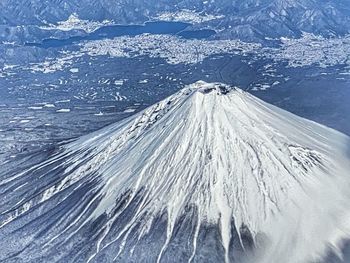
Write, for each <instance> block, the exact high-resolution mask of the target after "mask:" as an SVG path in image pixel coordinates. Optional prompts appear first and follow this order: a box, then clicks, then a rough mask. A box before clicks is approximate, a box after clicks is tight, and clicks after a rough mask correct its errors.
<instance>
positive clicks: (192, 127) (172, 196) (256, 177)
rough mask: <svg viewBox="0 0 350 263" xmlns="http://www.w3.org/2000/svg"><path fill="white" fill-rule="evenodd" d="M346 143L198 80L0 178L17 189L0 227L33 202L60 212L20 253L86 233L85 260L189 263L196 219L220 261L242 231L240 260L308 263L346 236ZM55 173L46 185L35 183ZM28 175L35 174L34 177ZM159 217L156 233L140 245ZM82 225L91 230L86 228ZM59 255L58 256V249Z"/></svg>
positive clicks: (193, 257) (349, 211) (48, 249)
mask: <svg viewBox="0 0 350 263" xmlns="http://www.w3.org/2000/svg"><path fill="white" fill-rule="evenodd" d="M349 146H350V139H349V138H348V137H347V136H345V135H343V134H341V133H339V132H337V131H335V130H332V129H329V128H327V127H324V126H322V125H319V124H317V123H314V122H311V121H308V120H305V119H302V118H300V117H297V116H295V115H293V114H291V113H288V112H286V111H284V110H281V109H279V108H277V107H274V106H272V105H269V104H267V103H265V102H263V101H261V100H259V99H257V98H255V97H254V96H252V95H250V94H248V93H246V92H243V91H242V90H240V89H238V88H233V87H229V86H226V85H224V84H220V83H212V84H209V83H205V82H202V81H200V82H197V83H194V84H192V85H189V86H187V87H185V88H184V89H182V90H181V91H179V92H178V93H176V94H174V95H173V96H170V97H168V98H166V99H165V100H163V101H161V102H159V103H157V104H156V105H154V106H151V107H149V108H147V109H146V110H144V111H142V112H140V113H137V114H136V115H134V116H132V117H130V118H127V119H125V120H123V121H121V122H118V123H116V124H113V125H111V126H108V127H106V128H104V129H102V130H100V131H97V132H94V133H92V134H90V135H87V136H83V137H81V138H80V139H78V140H76V141H74V142H71V143H68V144H67V145H64V146H62V148H61V150H60V151H59V153H57V154H56V155H54V156H53V157H52V158H50V159H49V160H47V161H45V162H43V163H41V164H39V165H37V166H35V167H32V168H29V169H28V171H25V172H23V173H20V174H16V175H12V176H9V177H8V178H5V179H4V180H3V181H2V182H1V183H0V189H1V190H2V191H1V192H2V193H3V192H6V191H8V190H9V189H12V188H13V187H16V189H21V190H19V191H20V193H22V194H19V195H18V197H17V199H18V200H16V198H13V199H8V200H9V203H6V204H5V205H4V206H3V207H2V208H1V210H0V215H1V217H0V232H1V229H7V227H9V228H11V229H12V228H16V221H18V220H25V219H26V217H25V216H24V215H26V213H30V211H34V212H33V214H30V216H28V217H27V220H29V221H32V220H35V210H37V208H38V207H41V210H40V211H41V212H40V214H42V211H46V210H45V209H49V208H50V209H55V207H57V209H60V211H62V210H63V211H65V212H64V214H63V215H61V216H60V217H57V218H55V217H54V218H51V219H50V225H49V226H41V227H45V229H46V230H45V232H46V234H41V235H40V236H39V238H38V237H37V238H36V244H37V247H35V246H34V250H33V247H31V250H33V251H28V252H26V253H29V254H30V255H31V259H33V260H35V259H38V258H40V257H41V256H45V255H50V253H52V251H53V250H54V249H55V246H58V247H60V246H61V245H62V246H63V245H64V244H66V243H67V242H68V241H70V242H73V243H72V244H71V246H76V245H79V242H82V241H81V239H82V238H83V239H84V238H85V239H87V242H88V243H89V246H91V247H90V248H91V249H90V250H89V251H88V252H84V253H83V252H82V253H83V254H82V255H80V256H82V257H87V258H86V260H87V262H100V261H101V260H103V259H106V257H107V255H108V256H111V255H112V258H110V260H111V261H112V260H117V261H118V260H119V261H120V262H126V261H127V259H128V258H131V257H132V256H133V255H137V259H138V260H142V259H144V260H146V259H147V260H151V261H152V262H167V261H168V260H167V258H169V255H170V256H172V258H174V256H175V258H176V259H177V260H179V261H181V262H192V261H198V260H200V255H199V254H198V253H199V251H200V248H201V246H203V244H202V242H199V239H200V238H202V237H201V232H202V228H203V227H205V226H212V227H214V228H215V229H217V231H218V233H219V236H218V237H217V239H218V240H219V241H218V242H219V243H220V244H221V245H220V246H222V248H223V250H220V249H216V250H214V252H213V253H214V254H212V255H211V256H212V257H215V256H216V254H218V255H220V254H221V253H222V255H221V256H222V257H221V258H222V260H223V261H225V262H229V261H233V258H235V257H236V255H235V254H234V252H233V250H232V240H233V239H234V237H235V235H236V236H237V238H238V243H239V244H240V246H241V247H243V248H244V246H245V244H246V243H245V236H244V235H243V232H247V231H248V232H249V233H250V234H251V236H252V239H253V241H254V242H255V245H256V248H257V251H256V253H254V255H253V256H251V255H248V253H247V254H245V256H246V257H247V258H246V260H247V261H248V262H255V263H257V262H259V263H270V262H285V263H296V262H298V263H303V262H305V263H306V262H311V261H315V260H319V259H321V258H322V257H323V256H324V255H325V253H327V252H328V249H330V248H331V249H335V250H336V251H337V249H338V248H339V247H340V244H341V241H342V239H343V238H346V237H348V236H349V234H350V222H349V218H350V207H349V203H350V202H349V201H350V194H349V191H348V189H349V183H350V179H349V177H348V173H349V170H350V162H349V155H348V153H349V152H348V151H349ZM60 170H61V171H62V172H61V174H60V176H58V178H56V179H55V181H54V183H52V182H51V183H48V184H45V183H43V181H45V180H48V181H50V180H52V179H49V178H48V177H51V175H52V173H55V172H56V171H60ZM38 175H40V176H39V177H37V176H38ZM31 176H35V178H40V179H36V180H35V181H34V182H31V181H29V179H28V178H30V177H31ZM33 184H36V185H37V187H36V190H34V193H33V192H32V195H29V194H28V192H27V191H26V189H30V187H31V186H32V185H33ZM38 186H40V187H38ZM22 188H23V192H21V191H22ZM82 189H88V190H86V191H84V193H85V194H84V196H85V197H84V198H81V199H80V201H79V202H77V203H74V202H75V201H74V193H75V192H79V191H82ZM31 191H33V190H31ZM62 193H65V194H64V195H63V196H64V197H63V199H62V198H61V199H60V197H59V196H60V195H61V194H62ZM11 202H16V203H13V204H12V203H11ZM66 202H67V203H66ZM49 204H50V205H49ZM69 204H74V205H73V206H71V205H69ZM52 207H53V208H52ZM191 211H192V212H191ZM188 214H190V215H191V216H190V217H189V219H188V220H189V221H190V227H189V229H188V230H186V226H187V225H186V224H185V222H186V220H184V219H183V218H186V217H188ZM21 216H24V217H21ZM163 216H164V219H163V220H164V222H165V223H166V228H165V231H163V232H161V237H158V238H157V237H156V238H155V239H154V240H153V239H151V243H149V242H150V241H149V240H147V239H146V238H147V237H150V238H151V237H152V236H153V234H154V233H156V232H157V231H159V229H157V227H159V225H161V222H162V220H160V219H159V218H162V217H163ZM125 217H126V218H127V220H124V218H125ZM20 218H21V219H20ZM101 218H104V219H103V220H102V219H101ZM62 222H63V223H62ZM25 223H28V222H26V221H25ZM22 224H23V223H22ZM62 224H63V225H62ZM93 224H98V227H92V228H90V227H89V226H91V225H93ZM41 227H40V226H39V227H38V230H37V231H38V233H41ZM24 229H25V228H24ZM48 229H49V230H48ZM50 229H51V230H50ZM86 229H90V230H89V231H93V233H92V235H85V236H84V234H82V233H84V231H86ZM243 229H245V231H243ZM189 233H191V234H189ZM179 235H180V236H181V235H182V236H186V235H187V236H189V239H188V240H186V242H187V244H189V246H188V248H187V249H183V250H182V247H180V248H177V249H175V250H174V249H172V247H173V245H174V242H176V239H175V237H178V236H179ZM9 236H10V237H11V234H9ZM187 236H186V237H187ZM153 238H154V236H153ZM208 238H209V237H208ZM10 239H11V238H7V240H10ZM72 240H76V241H75V242H78V243H74V241H72ZM79 240H80V241H79ZM145 240H146V241H145ZM152 240H153V241H152ZM21 242H22V243H23V245H24V246H25V242H31V241H30V240H29V241H26V240H25V239H24V240H23V241H21ZM143 242H146V243H143ZM152 242H153V243H154V244H160V245H155V246H151V245H150V244H152ZM22 243H21V245H22ZM40 244H45V245H43V246H44V248H45V249H42V248H41V247H40ZM0 245H1V246H2V247H4V250H3V251H9V252H8V254H6V253H4V254H1V253H0V260H2V259H4V255H11V254H12V253H14V252H17V249H18V250H20V248H16V246H13V244H12V246H10V247H9V246H8V245H7V244H5V243H4V242H2V241H0ZM145 245H146V246H147V253H144V252H142V251H143V246H145ZM24 251H26V248H24ZM61 252H62V254H60V256H61V257H62V258H64V257H65V254H64V253H67V251H64V250H62V251H61ZM23 253H24V252H23V251H22V252H21V254H23ZM46 253H47V254H46ZM24 255H25V253H24ZM8 258H11V257H8ZM56 259H57V258H56ZM249 260H250V261H249ZM107 261H108V260H107ZM67 262H70V261H69V260H68V261H67ZM169 262H172V261H169ZM242 262H244V261H242Z"/></svg>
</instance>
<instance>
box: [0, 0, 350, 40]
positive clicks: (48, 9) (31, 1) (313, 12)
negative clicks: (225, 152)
mask: <svg viewBox="0 0 350 263" xmlns="http://www.w3.org/2000/svg"><path fill="white" fill-rule="evenodd" d="M179 10H191V11H195V12H197V13H200V14H212V15H216V16H218V18H217V19H212V20H210V21H206V22H202V23H199V24H196V25H195V26H194V27H195V28H203V27H209V28H213V29H216V30H217V31H218V34H217V37H219V38H240V39H243V40H249V41H261V40H263V39H265V38H278V37H281V36H289V37H297V36H299V35H300V34H301V32H303V31H305V32H311V33H315V34H322V35H324V36H332V35H342V34H346V33H349V32H350V1H341V0H243V1H237V0H234V1H228V0H212V1H200V0H184V1H171V2H169V1H165V0H160V1H159V0H149V1H145V0H133V1H131V0H118V1H110V0H72V1H67V0H50V1H41V0H3V1H1V2H0V37H1V38H2V39H4V37H5V36H6V34H7V35H10V34H14V33H17V32H21V34H23V35H25V34H33V33H35V30H34V29H30V28H31V27H32V26H33V25H45V24H57V23H58V22H59V21H64V20H67V19H68V18H69V16H70V15H71V14H73V13H76V14H77V15H78V16H79V17H80V18H81V19H85V20H93V21H102V20H105V19H108V20H113V21H114V22H115V23H120V24H134V23H142V22H145V21H147V20H149V19H150V18H151V17H155V16H157V15H158V14H161V13H163V12H177V11H179ZM16 26H23V27H21V28H18V27H16ZM11 28H12V29H11ZM13 28H15V29H13ZM28 28H29V29H28ZM11 30H12V32H11ZM26 30H27V31H26ZM13 31H15V32H13Z"/></svg>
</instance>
